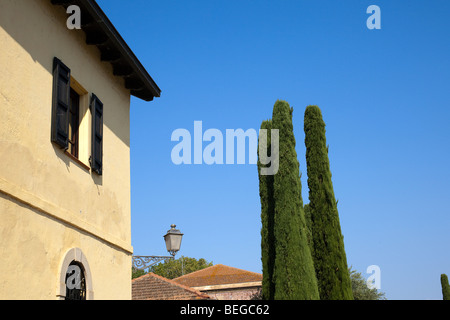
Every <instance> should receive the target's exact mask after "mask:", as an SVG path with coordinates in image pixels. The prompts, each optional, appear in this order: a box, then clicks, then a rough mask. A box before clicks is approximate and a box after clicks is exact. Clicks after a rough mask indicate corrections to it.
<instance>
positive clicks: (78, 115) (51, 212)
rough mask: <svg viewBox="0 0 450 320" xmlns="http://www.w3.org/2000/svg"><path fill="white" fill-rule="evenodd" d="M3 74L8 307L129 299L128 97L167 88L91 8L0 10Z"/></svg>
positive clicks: (0, 216) (44, 4)
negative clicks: (11, 303)
mask: <svg viewBox="0 0 450 320" xmlns="http://www.w3.org/2000/svg"><path fill="white" fill-rule="evenodd" d="M73 4H76V5H77V6H78V8H80V12H81V27H82V30H78V29H69V28H68V26H67V20H68V18H69V17H70V16H71V15H70V13H68V12H67V11H66V9H67V7H68V6H69V5H73ZM0 70H1V71H0V164H1V165H0V299H64V298H69V297H68V295H70V296H71V297H72V298H86V299H131V259H132V253H133V248H132V246H131V212H130V210H131V209H130V112H129V111H130V95H133V96H136V97H138V98H141V99H143V100H145V101H151V100H152V99H153V98H154V97H159V95H160V89H159V88H158V86H157V85H156V83H155V82H154V81H153V80H152V78H151V77H150V75H149V74H148V72H147V71H146V70H145V69H144V67H143V66H142V64H141V63H140V62H139V61H138V60H137V58H136V56H135V55H134V54H133V52H132V51H131V50H130V48H129V47H128V46H127V44H126V43H125V41H124V40H123V38H122V37H121V36H120V35H119V34H118V32H117V30H116V29H115V28H114V26H113V25H112V24H111V22H110V21H109V19H108V18H107V17H106V15H105V14H104V13H103V11H102V10H101V9H100V7H99V6H98V4H97V3H96V2H95V1H94V0H76V1H75V0H73V1H70V0H66V1H64V0H53V1H51V0H1V1H0Z"/></svg>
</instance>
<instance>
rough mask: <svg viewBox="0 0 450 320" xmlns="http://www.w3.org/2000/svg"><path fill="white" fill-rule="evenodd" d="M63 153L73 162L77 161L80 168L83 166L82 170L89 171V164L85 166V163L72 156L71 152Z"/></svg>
mask: <svg viewBox="0 0 450 320" xmlns="http://www.w3.org/2000/svg"><path fill="white" fill-rule="evenodd" d="M64 153H65V154H66V155H67V156H68V157H69V158H70V159H72V160H73V161H74V162H75V163H77V164H78V165H79V166H80V167H81V168H83V169H84V170H86V171H87V172H90V171H91V168H90V167H89V166H87V165H86V164H84V163H83V162H82V161H81V160H80V159H78V158H77V157H74V156H73V155H72V154H71V153H69V152H67V151H64Z"/></svg>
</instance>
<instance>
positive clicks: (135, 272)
mask: <svg viewBox="0 0 450 320" xmlns="http://www.w3.org/2000/svg"><path fill="white" fill-rule="evenodd" d="M144 274H146V272H145V271H144V270H138V269H135V268H131V279H135V278H139V277H140V276H143V275H144Z"/></svg>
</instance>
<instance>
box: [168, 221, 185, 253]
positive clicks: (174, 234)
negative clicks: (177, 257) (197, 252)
mask: <svg viewBox="0 0 450 320" xmlns="http://www.w3.org/2000/svg"><path fill="white" fill-rule="evenodd" d="M171 227H172V228H171V229H170V230H169V231H167V234H166V235H165V236H164V240H165V241H166V248H167V251H168V252H171V253H172V252H173V253H175V252H177V251H179V250H180V247H181V239H182V238H183V234H182V233H181V232H180V230H177V229H175V227H176V225H174V224H173V225H172V226H171Z"/></svg>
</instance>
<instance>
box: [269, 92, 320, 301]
mask: <svg viewBox="0 0 450 320" xmlns="http://www.w3.org/2000/svg"><path fill="white" fill-rule="evenodd" d="M292 112H293V109H292V108H291V107H290V106H289V104H288V103H287V102H285V101H280V100H278V101H277V102H276V103H275V105H274V108H273V114H272V128H273V129H278V130H279V169H278V172H277V174H276V175H275V176H274V181H273V184H274V187H273V192H274V199H275V205H274V212H275V217H274V238H275V239H276V241H275V251H276V254H275V262H274V271H273V279H272V280H273V282H274V284H275V294H274V298H275V299H277V300H310V299H319V294H318V289H317V280H316V277H315V274H314V266H313V261H312V257H311V252H310V249H309V246H308V244H307V239H306V223H305V217H304V212H303V200H302V196H301V182H300V175H299V162H298V160H297V153H296V151H295V137H294V132H293V125H292Z"/></svg>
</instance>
